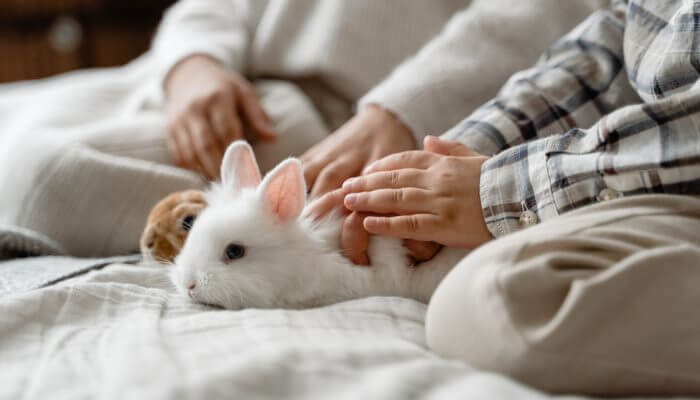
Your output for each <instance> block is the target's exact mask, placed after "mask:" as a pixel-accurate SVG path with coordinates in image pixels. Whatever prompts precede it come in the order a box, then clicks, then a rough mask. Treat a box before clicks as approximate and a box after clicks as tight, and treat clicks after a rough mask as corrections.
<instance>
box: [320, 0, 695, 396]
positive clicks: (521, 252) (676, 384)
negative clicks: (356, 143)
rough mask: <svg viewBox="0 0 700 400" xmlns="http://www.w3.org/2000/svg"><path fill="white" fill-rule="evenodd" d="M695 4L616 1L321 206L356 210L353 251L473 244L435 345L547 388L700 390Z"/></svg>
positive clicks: (435, 322)
mask: <svg viewBox="0 0 700 400" xmlns="http://www.w3.org/2000/svg"><path fill="white" fill-rule="evenodd" d="M699 13H700V9H699V8H698V3H697V2H690V1H681V0H671V1H664V2H656V1H646V0H629V1H615V2H614V3H613V6H612V8H611V9H609V10H603V11H598V12H596V13H594V14H593V15H591V16H590V18H588V19H587V20H586V21H585V22H584V23H582V24H581V25H580V26H578V27H577V28H575V29H574V30H573V31H572V32H571V33H569V34H568V35H566V36H564V37H563V38H562V39H561V40H559V41H557V42H556V43H555V44H554V45H553V46H552V47H551V48H550V49H549V51H548V52H547V53H545V55H544V56H543V58H542V59H541V61H540V62H539V63H538V64H537V65H536V66H535V67H534V68H532V69H530V70H527V71H524V72H520V73H517V74H515V75H514V76H513V77H512V78H511V79H510V80H509V81H508V83H506V85H505V86H504V87H503V88H502V89H501V92H500V94H499V95H498V97H496V98H495V99H493V100H492V101H490V102H488V103H486V104H485V105H484V106H482V107H481V108H479V109H478V110H476V111H475V112H474V113H473V114H471V116H469V117H468V118H466V119H464V120H463V121H462V122H460V123H459V124H457V125H456V126H455V127H453V128H452V129H450V130H449V131H448V132H446V133H445V134H444V135H443V136H442V137H441V138H439V139H438V138H435V137H428V138H426V139H425V151H410V152H404V153H399V154H395V155H391V156H388V157H386V158H383V159H381V160H379V161H377V162H375V163H373V164H371V165H370V166H369V167H368V168H367V169H366V170H365V172H364V175H363V176H361V177H358V178H355V179H350V180H346V181H345V183H344V184H343V188H342V189H340V190H337V191H334V192H331V193H329V194H328V195H326V196H325V197H324V198H322V199H320V200H318V202H317V203H316V204H315V206H314V207H315V210H316V212H317V213H323V212H324V210H326V209H328V208H329V207H332V206H333V205H334V204H337V203H339V202H344V205H345V207H346V208H347V209H349V210H350V211H352V212H353V214H351V216H350V217H348V220H347V221H346V229H345V230H344V234H343V236H344V239H343V241H344V247H345V249H346V251H347V252H348V253H349V254H350V257H351V258H352V259H355V260H359V261H360V262H361V261H363V260H366V257H367V256H366V254H364V253H365V246H366V244H367V240H366V239H367V238H366V235H367V234H368V233H371V234H377V235H387V236H393V237H398V238H404V239H413V240H423V241H435V242H438V243H440V244H442V245H445V246H459V247H466V248H476V250H475V251H473V252H472V253H471V254H470V255H469V256H467V257H466V258H465V259H464V260H463V261H462V262H461V263H460V264H458V265H457V266H456V267H455V269H454V270H453V271H452V272H451V273H450V274H449V275H448V276H447V278H445V280H444V281H443V282H442V284H441V286H440V287H439V288H438V290H437V292H436V293H435V295H434V297H433V298H432V300H431V302H430V305H429V308H428V313H427V321H426V329H427V339H428V344H429V346H430V347H431V348H432V349H433V350H434V351H436V352H437V353H439V354H442V355H445V356H447V357H452V358H457V359H462V360H465V361H466V362H467V363H469V364H470V365H472V366H474V367H477V368H484V369H488V370H493V371H498V372H501V373H505V374H507V375H510V376H512V377H515V378H517V379H520V380H522V381H524V382H526V383H528V384H530V385H533V386H535V387H538V388H541V389H545V390H548V391H553V392H567V393H588V394H593V395H630V394H642V393H643V394H645V395H656V394H691V393H692V394H697V393H700V378H698V366H700V346H698V344H697V343H698V337H700V317H699V316H698V313H697V308H698V305H699V304H700V290H699V289H698V287H700V88H699V87H698V84H699V82H700V79H699V78H700V51H699V47H698V43H700V42H698V38H699V37H700V25H699V24H698V20H699V18H700V14H699ZM424 256H425V258H427V257H429V256H430V254H428V255H424Z"/></svg>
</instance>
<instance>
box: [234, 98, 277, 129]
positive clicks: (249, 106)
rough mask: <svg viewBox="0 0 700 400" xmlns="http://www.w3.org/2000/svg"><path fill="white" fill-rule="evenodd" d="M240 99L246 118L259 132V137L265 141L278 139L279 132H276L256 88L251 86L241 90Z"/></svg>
mask: <svg viewBox="0 0 700 400" xmlns="http://www.w3.org/2000/svg"><path fill="white" fill-rule="evenodd" d="M239 100H240V105H241V109H242V111H243V113H244V114H245V117H246V120H247V121H248V123H249V124H250V126H251V127H252V128H253V131H255V133H256V134H257V137H258V138H260V139H262V140H265V141H272V140H275V139H277V133H275V128H274V127H273V126H272V121H271V120H270V118H269V117H268V116H267V114H266V113H265V110H263V108H262V106H261V105H260V101H259V100H258V96H257V95H256V94H255V90H254V89H252V88H250V89H246V90H245V91H243V92H241V94H240V96H239Z"/></svg>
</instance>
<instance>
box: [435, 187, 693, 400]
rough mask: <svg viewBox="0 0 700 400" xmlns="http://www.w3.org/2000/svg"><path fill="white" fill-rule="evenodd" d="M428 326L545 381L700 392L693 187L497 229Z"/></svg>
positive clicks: (566, 386) (514, 371) (556, 387)
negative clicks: (502, 232)
mask: <svg viewBox="0 0 700 400" xmlns="http://www.w3.org/2000/svg"><path fill="white" fill-rule="evenodd" d="M426 328H427V337H428V343H429V346H430V347H431V348H432V349H433V350H434V351H435V352H437V353H439V354H441V355H444V356H446V357H450V358H456V359H460V360H464V361H466V362H467V363H469V364H471V365H473V366H475V367H478V368H484V369H487V370H492V371H497V372H500V373H504V374H506V375H509V376H511V377H514V378H516V379H518V380H521V381H523V382H525V383H527V384H530V385H533V386H535V387H537V388H540V389H543V390H547V391H553V392H575V393H587V394H594V395H595V394H597V395H624V394H649V395H652V394H700V199H697V198H692V197H682V196H668V195H644V196H635V197H629V198H624V199H619V200H612V201H609V202H606V203H600V204H596V205H593V206H590V207H585V208H582V209H580V210H577V211H575V212H572V213H570V214H566V215H564V216H562V217H559V218H556V219H554V220H551V221H548V222H545V223H542V224H541V225H539V226H535V227H533V228H530V229H526V230H524V231H521V232H518V233H516V234H512V235H509V236H506V237H503V238H501V239H498V240H494V241H493V242H491V243H489V244H487V245H485V246H483V247H481V248H479V249H478V250H476V251H474V252H473V253H472V254H470V255H469V256H468V257H467V258H465V259H464V260H463V261H462V262H461V263H460V264H459V265H458V266H457V267H456V268H455V269H454V270H453V271H452V272H451V273H450V274H449V275H448V276H447V277H446V278H445V280H444V281H443V283H442V284H441V285H440V287H439V288H438V290H437V292H436V293H435V295H434V297H433V299H432V300H431V303H430V305H429V307H428V314H427V321H426Z"/></svg>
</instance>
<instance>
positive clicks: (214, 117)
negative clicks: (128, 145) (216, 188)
mask: <svg viewBox="0 0 700 400" xmlns="http://www.w3.org/2000/svg"><path fill="white" fill-rule="evenodd" d="M165 91H166V96H167V99H168V100H167V109H168V142H167V143H168V150H169V152H170V154H171V156H172V157H173V160H174V161H175V164H176V165H178V166H180V167H183V168H187V169H191V170H194V171H198V172H200V173H201V174H203V175H204V176H205V177H207V178H209V179H216V178H218V177H219V166H220V165H221V159H222V158H223V155H224V152H225V151H226V147H227V146H228V145H229V143H231V142H232V141H234V140H237V139H244V124H247V125H248V126H249V127H250V128H251V129H250V131H251V132H252V133H253V135H255V136H254V137H255V138H259V139H262V140H274V139H275V138H276V137H277V135H276V134H275V132H274V129H273V127H272V123H271V121H270V119H269V118H268V117H267V115H266V114H265V111H264V110H263V109H262V107H261V106H260V103H259V102H258V98H257V95H256V93H255V89H254V88H253V85H251V84H250V82H248V81H247V80H246V79H245V78H244V77H243V76H241V75H240V74H238V73H237V72H235V71H232V70H229V69H227V68H226V67H224V66H223V65H221V64H220V63H218V62H217V61H215V60H214V59H212V58H210V57H207V56H203V55H195V56H191V57H188V58H186V59H185V60H183V61H181V62H180V63H179V64H177V65H176V66H175V67H174V68H173V70H172V71H171V72H170V74H169V76H168V77H167V79H166V82H165Z"/></svg>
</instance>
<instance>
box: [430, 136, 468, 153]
mask: <svg viewBox="0 0 700 400" xmlns="http://www.w3.org/2000/svg"><path fill="white" fill-rule="evenodd" d="M423 147H424V148H425V150H426V151H429V152H431V153H437V154H442V155H444V156H457V157H475V156H479V155H480V154H479V153H477V152H475V151H473V150H472V149H470V148H469V147H467V146H465V145H463V144H462V143H460V142H453V141H449V140H443V139H440V138H439V137H437V136H426V137H425V139H423Z"/></svg>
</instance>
